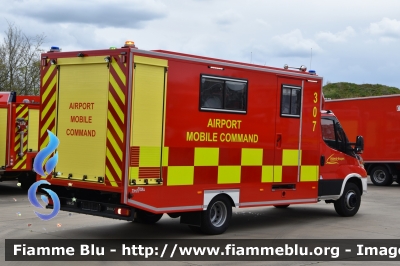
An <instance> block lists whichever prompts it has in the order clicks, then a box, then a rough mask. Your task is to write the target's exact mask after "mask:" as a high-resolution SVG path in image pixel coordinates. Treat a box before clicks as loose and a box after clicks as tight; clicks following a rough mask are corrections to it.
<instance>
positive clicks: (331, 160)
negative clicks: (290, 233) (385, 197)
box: [318, 110, 367, 216]
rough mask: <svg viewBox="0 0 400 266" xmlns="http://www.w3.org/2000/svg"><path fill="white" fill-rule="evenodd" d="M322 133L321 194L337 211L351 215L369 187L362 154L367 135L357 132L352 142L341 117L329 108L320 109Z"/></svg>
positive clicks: (319, 190)
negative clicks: (364, 136) (354, 140)
mask: <svg viewBox="0 0 400 266" xmlns="http://www.w3.org/2000/svg"><path fill="white" fill-rule="evenodd" d="M321 135H322V139H323V141H322V142H321V162H320V164H321V167H320V177H319V184H318V185H319V186H318V187H319V189H318V196H319V198H320V199H325V201H326V202H327V203H334V204H335V209H336V211H337V212H338V214H340V215H342V216H348V214H350V213H352V212H357V210H358V207H359V203H358V201H359V200H360V196H361V195H362V194H363V192H366V191H367V173H366V171H365V169H364V165H363V160H362V157H361V155H360V154H361V153H362V152H363V149H364V139H363V137H362V136H357V137H356V142H354V143H352V142H350V141H349V140H348V138H347V136H346V133H345V131H344V130H343V128H342V126H341V125H340V122H339V120H338V119H337V118H336V116H335V115H334V113H333V112H332V111H329V110H328V111H322V112H321ZM342 195H344V196H342Z"/></svg>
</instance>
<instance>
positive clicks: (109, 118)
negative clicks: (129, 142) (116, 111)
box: [108, 111, 124, 141]
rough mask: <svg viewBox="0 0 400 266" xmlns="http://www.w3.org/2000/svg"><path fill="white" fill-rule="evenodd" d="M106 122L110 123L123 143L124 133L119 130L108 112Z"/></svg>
mask: <svg viewBox="0 0 400 266" xmlns="http://www.w3.org/2000/svg"><path fill="white" fill-rule="evenodd" d="M108 121H110V123H111V125H112V127H113V128H114V130H115V132H117V135H118V137H119V139H120V140H121V141H123V138H124V133H123V132H122V130H121V129H120V128H119V126H118V124H117V123H116V122H115V119H114V117H113V115H112V114H111V112H110V111H108Z"/></svg>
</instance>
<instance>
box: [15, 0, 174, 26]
mask: <svg viewBox="0 0 400 266" xmlns="http://www.w3.org/2000/svg"><path fill="white" fill-rule="evenodd" d="M163 7H164V5H163V4H162V3H160V2H159V1H156V0H147V1H139V0H113V1H105V0H97V1H93V0H92V1H90V0H85V1H80V0H70V1H67V0H59V1H51V2H48V1H40V0H35V1H20V2H18V3H14V4H13V5H12V7H10V8H9V10H8V12H12V13H13V14H15V15H19V16H22V17H28V18H32V19H37V20H40V21H42V22H44V23H52V24H54V23H73V24H86V25H89V24H90V25H94V26H97V27H100V28H105V27H115V28H141V27H143V22H145V21H150V20H154V19H160V18H163V17H165V16H166V13H165V11H164V10H165V9H164V8H163Z"/></svg>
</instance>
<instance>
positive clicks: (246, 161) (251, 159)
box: [241, 148, 263, 165]
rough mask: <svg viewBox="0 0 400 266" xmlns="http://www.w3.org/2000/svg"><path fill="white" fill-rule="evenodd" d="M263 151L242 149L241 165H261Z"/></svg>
mask: <svg viewBox="0 0 400 266" xmlns="http://www.w3.org/2000/svg"><path fill="white" fill-rule="evenodd" d="M262 159H263V149H246V148H243V149H242V162H241V164H242V165H262Z"/></svg>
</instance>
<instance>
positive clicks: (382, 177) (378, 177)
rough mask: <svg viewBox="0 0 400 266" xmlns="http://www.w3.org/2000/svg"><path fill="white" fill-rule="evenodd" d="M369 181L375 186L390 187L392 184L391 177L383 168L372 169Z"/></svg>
mask: <svg viewBox="0 0 400 266" xmlns="http://www.w3.org/2000/svg"><path fill="white" fill-rule="evenodd" d="M370 177H371V181H372V183H374V185H375V186H390V185H391V184H392V183H393V177H392V175H391V174H390V173H389V171H388V169H387V168H386V167H384V166H376V167H374V168H373V169H372V171H371V174H370Z"/></svg>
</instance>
